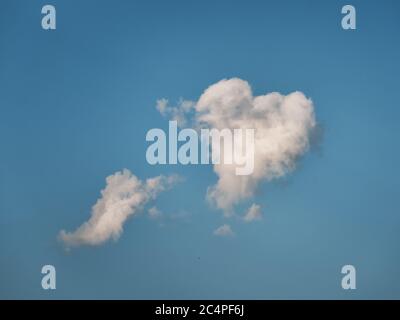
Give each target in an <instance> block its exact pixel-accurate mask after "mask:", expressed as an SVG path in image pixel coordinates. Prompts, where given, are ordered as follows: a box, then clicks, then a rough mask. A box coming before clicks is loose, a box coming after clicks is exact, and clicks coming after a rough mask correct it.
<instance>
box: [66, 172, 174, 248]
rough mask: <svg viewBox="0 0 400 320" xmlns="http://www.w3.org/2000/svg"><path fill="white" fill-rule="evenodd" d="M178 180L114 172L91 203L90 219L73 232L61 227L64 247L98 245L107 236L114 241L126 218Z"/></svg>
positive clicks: (171, 177) (172, 177)
mask: <svg viewBox="0 0 400 320" xmlns="http://www.w3.org/2000/svg"><path fill="white" fill-rule="evenodd" d="M178 180H179V178H178V177H177V176H169V177H165V176H158V177H155V178H151V179H147V180H146V181H141V180H139V179H138V178H137V177H136V176H134V175H133V174H132V173H131V172H130V171H129V170H127V169H124V170H123V171H122V172H116V173H115V174H113V175H111V176H109V177H107V178H106V187H105V188H104V190H102V191H101V197H100V199H98V200H97V202H96V204H95V205H94V206H93V208H92V213H91V216H90V219H89V220H88V221H87V222H85V223H83V224H82V225H81V226H80V227H79V228H78V229H76V230H75V231H74V232H66V231H64V230H62V231H61V232H60V234H59V239H60V240H61V241H63V242H64V244H65V245H66V246H67V247H73V246H79V245H99V244H102V243H104V242H105V241H107V240H109V239H110V238H112V239H114V240H117V239H118V238H119V236H120V235H121V233H122V231H123V225H124V223H125V221H126V220H127V219H128V217H130V216H132V215H134V214H135V213H137V212H138V211H140V210H141V209H142V208H143V206H144V205H145V204H146V203H147V202H148V201H150V200H152V199H154V198H155V197H156V196H157V195H158V194H159V193H160V192H162V191H164V190H167V189H168V188H170V187H171V186H172V185H174V184H175V183H176V182H177V181H178Z"/></svg>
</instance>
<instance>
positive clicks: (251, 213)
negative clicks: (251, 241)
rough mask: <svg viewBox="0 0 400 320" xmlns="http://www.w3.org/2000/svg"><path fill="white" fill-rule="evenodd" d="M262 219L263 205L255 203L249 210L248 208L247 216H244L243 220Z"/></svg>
mask: <svg viewBox="0 0 400 320" xmlns="http://www.w3.org/2000/svg"><path fill="white" fill-rule="evenodd" d="M261 219H262V213H261V207H260V206H259V205H258V204H255V203H253V204H252V205H251V207H250V208H249V210H247V212H246V214H245V216H244V217H243V220H244V221H246V222H251V221H255V220H261Z"/></svg>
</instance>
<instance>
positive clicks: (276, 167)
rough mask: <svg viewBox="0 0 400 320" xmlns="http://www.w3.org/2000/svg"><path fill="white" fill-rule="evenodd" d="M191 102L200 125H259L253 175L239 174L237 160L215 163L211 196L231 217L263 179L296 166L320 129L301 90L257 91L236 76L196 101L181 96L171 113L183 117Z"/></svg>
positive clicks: (310, 102) (195, 117)
mask: <svg viewBox="0 0 400 320" xmlns="http://www.w3.org/2000/svg"><path fill="white" fill-rule="evenodd" d="M164 103H165V101H164ZM182 105H185V109H183V108H181V107H180V106H182ZM188 106H190V107H191V108H193V109H194V123H195V127H197V128H199V127H206V128H210V129H213V128H215V129H219V130H222V129H224V128H228V129H236V128H241V129H255V150H254V152H255V153H254V171H253V173H252V174H251V175H247V176H237V175H236V174H235V170H236V166H234V165H224V164H218V165H214V171H215V173H216V174H217V176H218V182H217V183H216V185H214V186H211V187H210V188H209V189H208V192H207V198H208V199H209V200H210V201H211V202H212V203H214V204H215V205H216V206H217V207H218V208H220V209H222V210H223V211H224V213H225V215H227V216H229V215H231V214H232V212H233V207H234V206H235V205H236V204H238V203H240V202H241V201H243V200H245V199H249V198H250V197H252V196H253V195H254V192H255V190H256V188H257V186H258V185H259V183H260V182H261V181H264V180H267V181H268V180H272V179H275V178H279V177H282V176H284V175H286V174H287V173H289V172H291V171H292V170H294V169H295V167H296V161H297V160H298V159H299V157H301V156H302V155H303V154H304V153H305V152H306V151H307V150H308V149H309V146H310V138H311V136H312V133H313V131H314V129H315V128H316V120H315V115H314V106H313V103H312V101H311V100H310V99H308V98H307V97H306V96H305V95H304V94H303V93H301V92H298V91H296V92H293V93H290V94H288V95H282V94H280V93H278V92H272V93H268V94H265V95H260V96H254V95H253V92H252V90H251V88H250V85H249V84H248V83H247V82H246V81H244V80H241V79H238V78H233V79H228V80H226V79H224V80H221V81H219V82H217V83H215V84H213V85H211V86H210V87H209V88H207V89H206V90H205V91H204V92H203V94H202V95H201V96H200V98H199V100H198V101H197V102H195V103H190V102H188V103H186V104H185V103H183V102H182V101H181V102H180V104H179V105H178V107H175V109H174V111H170V112H169V114H172V115H173V114H179V115H180V116H181V117H183V116H184V115H187V114H188V113H189V111H188V110H189V107H188ZM165 108H167V106H166V104H165ZM159 109H160V108H159ZM164 114H165V113H164ZM183 123H186V120H183ZM255 208H256V207H253V211H254V210H256V209H255Z"/></svg>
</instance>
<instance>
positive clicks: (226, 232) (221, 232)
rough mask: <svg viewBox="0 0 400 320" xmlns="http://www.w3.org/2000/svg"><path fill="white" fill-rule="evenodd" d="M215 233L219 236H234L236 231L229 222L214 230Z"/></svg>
mask: <svg viewBox="0 0 400 320" xmlns="http://www.w3.org/2000/svg"><path fill="white" fill-rule="evenodd" d="M214 235H216V236H219V237H229V236H233V235H234V233H233V231H232V229H231V226H230V225H229V224H224V225H222V226H220V227H219V228H217V229H215V230H214Z"/></svg>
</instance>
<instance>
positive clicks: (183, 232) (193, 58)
mask: <svg viewBox="0 0 400 320" xmlns="http://www.w3.org/2000/svg"><path fill="white" fill-rule="evenodd" d="M48 3H50V4H53V5H55V7H56V9H57V30H56V31H44V30H42V28H41V18H42V15H41V8H42V6H43V5H45V4H48ZM348 3H351V4H352V5H354V6H355V7H356V10H357V30H355V31H344V30H343V29H342V28H341V25H340V22H341V18H342V15H341V8H342V6H343V5H345V4H348ZM399 31H400V2H399V1H355V0H352V1H339V0H338V1H335V0H331V1H294V0H293V1H283V0H279V1H278V0H274V1H265V0H263V1H227V0H219V1H208V0H203V1H176V0H171V1H148V0H146V1H128V0H126V1H122V0H120V1H111V0H107V1H106V0H104V1H94V0H85V1H77V0H74V1H70V0H69V1H66V0H64V1H60V0H59V1H56V0H52V1H33V0H30V1H27V0H25V1H22V0H12V1H11V0H3V1H1V2H0V147H1V149H0V155H1V156H0V298H3V299H4V298H38V299H55V298H57V299H64V298H67V299H69V298H77V299H80V298H90V299H96V298H100V299H103V298H111V299H114V298H122V299H177V298H181V299H193V298H198V299H214V298H215V299H217V298H220V299H278V298H289V299H292V298H300V299H307V298H317V299H325V298H328V299H331V298H340V299H359V298H377V299H380V298H397V299H398V298H400V278H399V274H400V272H399V270H400V251H399V243H400V233H399V228H400V212H399V196H400V194H399V193H400V182H399V181H400V172H399V169H398V168H397V165H398V163H399V162H400V151H399V138H400V126H399V124H398V119H399V117H400V109H399V107H400V106H399V102H398V101H399V98H398V95H399V92H400V81H399V73H400V60H399V57H400V42H399ZM230 77H240V78H242V79H244V80H246V81H248V82H249V83H250V84H251V86H252V88H253V92H254V94H255V95H259V94H264V93H266V92H272V91H278V92H281V93H283V94H288V93H290V92H293V91H295V90H300V91H302V92H304V93H305V94H306V95H307V96H308V97H311V98H312V100H313V102H314V105H315V111H316V116H317V119H318V121H319V123H320V124H321V125H322V126H323V128H324V137H323V140H322V143H321V145H320V146H319V147H318V148H315V149H314V150H312V151H311V152H310V153H308V154H307V155H306V156H305V157H304V158H303V159H302V160H301V162H300V163H299V165H298V168H297V170H296V171H295V172H294V173H292V174H290V175H288V176H286V177H285V178H283V179H280V180H277V181H275V182H272V183H264V184H262V185H261V186H260V188H259V189H258V192H257V195H256V196H255V200H256V201H257V203H259V204H260V205H262V207H263V208H264V219H263V220H262V221H259V222H257V223H254V224H244V223H242V222H241V221H238V220H237V219H232V220H231V221H229V223H230V224H231V225H232V228H233V229H234V231H235V233H236V235H235V236H234V237H231V238H221V237H216V236H214V235H213V230H214V229H215V228H217V227H218V226H220V225H221V224H222V223H225V222H226V221H225V220H224V219H223V217H222V214H221V213H220V212H219V211H218V210H216V209H213V208H212V207H210V205H209V204H208V203H207V202H206V201H205V193H206V189H207V187H208V186H210V185H212V184H214V183H215V182H216V181H217V177H216V175H215V174H214V173H213V171H212V167H211V166H186V167H184V166H180V165H176V166H150V165H149V164H147V162H146V158H145V152H146V148H147V146H148V143H146V141H145V135H146V132H147V131H148V130H149V129H151V128H155V127H160V128H167V126H168V123H167V120H166V119H165V118H163V117H162V116H160V114H159V113H158V112H157V110H156V109H155V105H156V100H157V99H159V98H163V97H166V98H169V99H170V101H171V102H175V101H177V100H178V99H179V98H180V97H184V98H186V99H192V100H196V99H198V98H199V96H200V95H201V94H202V92H203V91H204V90H205V89H206V88H207V87H208V86H209V85H211V84H213V83H215V82H217V81H219V80H221V79H223V78H230ZM123 168H128V169H129V170H131V171H132V172H133V173H134V174H135V175H137V176H138V177H139V178H141V179H145V178H148V177H153V176H156V175H159V174H169V173H178V174H180V175H182V176H184V177H185V179H186V180H185V182H183V183H181V184H179V185H178V186H176V187H175V188H174V189H172V190H170V191H168V192H165V193H163V194H161V195H160V196H159V197H158V198H157V200H156V201H155V203H152V204H151V205H157V207H158V208H160V209H161V210H162V211H163V212H164V213H165V215H166V216H168V218H167V219H165V220H164V221H163V223H162V224H161V223H159V222H155V221H152V220H151V219H149V218H148V217H147V216H146V212H145V211H144V212H143V213H142V214H140V215H137V216H134V217H133V218H132V219H130V220H129V221H128V222H127V223H126V224H125V226H124V233H123V234H122V236H121V238H120V239H119V241H117V242H113V241H110V242H108V243H106V244H104V245H101V246H98V247H79V248H76V249H73V250H72V251H70V252H66V251H65V250H64V248H63V246H62V244H61V243H59V242H58V241H57V234H58V232H59V231H60V230H61V229H66V230H74V229H75V228H76V227H78V226H79V225H80V224H81V223H82V222H84V221H86V220H87V219H88V218H89V215H90V210H91V207H92V205H93V204H94V203H95V202H96V200H97V199H98V198H99V195H100V190H101V189H103V188H104V186H105V177H106V176H108V175H110V174H113V173H114V172H116V171H118V170H121V169H123ZM243 208H246V206H244V207H243ZM239 209H240V208H239ZM45 264H52V265H54V266H55V267H56V270H57V289H56V290H53V291H51V290H49V291H44V290H43V289H42V288H41V279H42V275H41V273H40V271H41V268H42V266H43V265H45ZM345 264H352V265H354V266H355V267H356V269H357V290H355V291H344V290H343V289H342V288H341V285H340V282H341V278H342V275H341V273H340V270H341V267H342V266H343V265H345Z"/></svg>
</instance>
